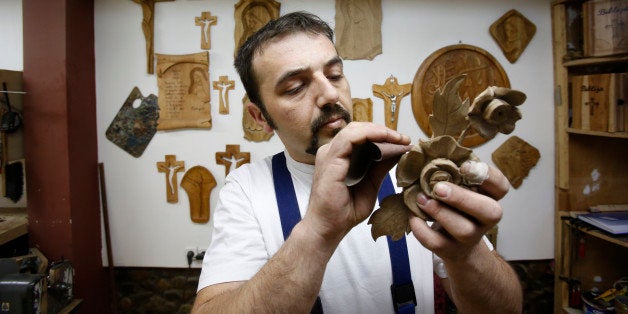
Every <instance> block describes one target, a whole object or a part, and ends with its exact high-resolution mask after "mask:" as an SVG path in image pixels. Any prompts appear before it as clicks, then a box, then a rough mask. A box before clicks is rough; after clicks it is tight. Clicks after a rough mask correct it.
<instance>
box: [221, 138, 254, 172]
mask: <svg viewBox="0 0 628 314" xmlns="http://www.w3.org/2000/svg"><path fill="white" fill-rule="evenodd" d="M250 162H251V153H249V152H240V145H227V146H226V149H225V151H224V152H217V153H216V163H217V164H219V165H224V166H225V177H226V176H227V175H229V171H231V165H232V164H233V163H235V168H238V167H240V166H242V165H244V164H248V163H250Z"/></svg>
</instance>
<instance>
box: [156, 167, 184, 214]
mask: <svg viewBox="0 0 628 314" xmlns="http://www.w3.org/2000/svg"><path fill="white" fill-rule="evenodd" d="M184 170H185V162H184V161H177V156H175V155H166V161H158V162H157V171H159V172H163V173H165V174H166V199H167V200H168V203H176V202H178V201H179V187H178V180H177V173H178V172H181V171H184Z"/></svg>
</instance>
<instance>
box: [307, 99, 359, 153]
mask: <svg viewBox="0 0 628 314" xmlns="http://www.w3.org/2000/svg"><path fill="white" fill-rule="evenodd" d="M334 116H339V117H340V118H341V119H343V120H345V122H347V124H349V122H351V114H350V113H349V112H348V111H347V110H346V109H345V108H344V107H343V106H341V105H339V104H337V103H336V104H333V105H326V106H323V107H322V108H321V115H320V116H319V117H318V118H316V120H314V121H313V122H312V125H311V127H310V130H311V131H312V141H311V142H310V147H309V148H308V149H307V150H306V152H307V153H308V154H312V155H316V151H317V150H318V132H319V131H320V130H321V128H322V127H323V126H324V125H325V124H326V123H327V122H329V119H331V118H333V117H334ZM338 132H340V129H337V130H334V134H336V133H338Z"/></svg>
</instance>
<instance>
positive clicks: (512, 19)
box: [489, 10, 536, 63]
mask: <svg viewBox="0 0 628 314" xmlns="http://www.w3.org/2000/svg"><path fill="white" fill-rule="evenodd" d="M489 31H490V33H491V36H493V39H495V41H496V42H497V44H499V47H500V48H501V49H502V51H503V52H504V55H505V56H506V59H508V61H510V63H515V61H517V59H519V56H521V53H523V51H524V50H525V49H526V47H527V46H528V44H529V43H530V40H532V37H533V36H534V34H535V33H536V26H535V25H534V24H532V22H530V21H529V20H528V19H527V18H526V17H525V16H523V15H522V14H521V13H519V11H517V10H510V11H508V12H506V14H504V15H502V17H500V18H499V19H498V20H497V21H495V23H493V24H492V25H491V27H490V29H489Z"/></svg>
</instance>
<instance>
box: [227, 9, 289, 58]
mask: <svg viewBox="0 0 628 314" xmlns="http://www.w3.org/2000/svg"><path fill="white" fill-rule="evenodd" d="M280 7H281V3H279V2H277V1H274V0H240V1H239V2H238V3H236V4H235V10H234V12H233V14H234V18H235V31H234V36H235V49H234V51H233V55H234V56H235V55H236V54H237V53H238V48H240V46H242V44H243V43H244V42H245V41H246V39H247V38H249V36H251V34H253V33H255V32H257V31H258V30H259V29H260V28H262V26H264V25H266V23H268V22H270V20H275V19H277V18H279V8H280Z"/></svg>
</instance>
